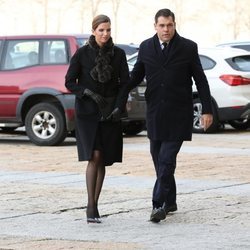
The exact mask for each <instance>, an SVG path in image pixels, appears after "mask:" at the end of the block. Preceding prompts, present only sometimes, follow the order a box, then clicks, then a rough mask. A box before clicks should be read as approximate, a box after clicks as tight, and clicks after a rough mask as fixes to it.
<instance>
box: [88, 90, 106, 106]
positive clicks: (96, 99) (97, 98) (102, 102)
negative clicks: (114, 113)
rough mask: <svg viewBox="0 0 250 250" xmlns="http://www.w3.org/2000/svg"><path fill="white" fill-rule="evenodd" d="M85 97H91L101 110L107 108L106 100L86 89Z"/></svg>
mask: <svg viewBox="0 0 250 250" xmlns="http://www.w3.org/2000/svg"><path fill="white" fill-rule="evenodd" d="M83 95H86V96H88V97H90V98H91V99H92V100H93V101H94V102H96V103H97V105H98V107H99V108H100V109H102V108H105V106H106V105H107V102H106V100H105V99H104V98H103V97H102V96H101V95H99V94H97V93H95V92H93V91H91V90H90V89H85V90H84V92H83Z"/></svg>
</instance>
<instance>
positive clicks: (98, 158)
mask: <svg viewBox="0 0 250 250" xmlns="http://www.w3.org/2000/svg"><path fill="white" fill-rule="evenodd" d="M105 172H106V171H105V166H104V165H103V158H102V153H101V152H100V151H97V150H95V151H93V155H92V158H91V160H89V162H88V165H87V169H86V184H87V192H88V207H87V216H88V217H89V218H100V215H99V212H98V199H99V196H100V193H101V190H102V184H103V180H104V177H105Z"/></svg>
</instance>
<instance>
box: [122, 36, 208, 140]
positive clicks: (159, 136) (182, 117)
mask: <svg viewBox="0 0 250 250" xmlns="http://www.w3.org/2000/svg"><path fill="white" fill-rule="evenodd" d="M145 76H146V81H147V87H146V92H145V99H146V102H147V122H146V125H147V132H148V137H149V139H152V140H161V141H162V140H165V141H183V140H191V138H192V127H193V97H192V84H193V81H192V79H193V80H194V82H195V84H196V86H197V90H198V93H199V97H200V99H201V102H202V109H203V113H212V106H211V96H210V90H209V86H208V81H207V78H206V76H205V74H204V72H203V69H202V66H201V63H200V59H199V55H198V49H197V44H196V43H195V42H193V41H191V40H188V39H185V38H183V37H181V36H179V35H178V33H175V35H174V37H173V39H171V41H170V43H169V45H168V53H167V55H164V54H163V51H162V49H161V45H160V41H159V39H158V36H157V35H155V36H153V37H152V38H149V39H147V40H145V41H143V42H142V43H141V45H140V48H139V53H138V59H137V62H136V63H135V65H134V69H133V71H132V73H131V81H130V83H129V85H128V86H127V92H128V91H129V89H132V88H134V87H135V86H136V85H138V84H139V83H140V82H141V81H142V80H143V78H144V77H145ZM127 92H126V93H127Z"/></svg>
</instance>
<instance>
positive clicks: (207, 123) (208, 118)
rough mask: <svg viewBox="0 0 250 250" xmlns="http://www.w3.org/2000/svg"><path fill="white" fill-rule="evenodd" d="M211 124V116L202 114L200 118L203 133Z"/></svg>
mask: <svg viewBox="0 0 250 250" xmlns="http://www.w3.org/2000/svg"><path fill="white" fill-rule="evenodd" d="M212 123H213V115H211V114H203V115H202V117H201V125H202V126H203V129H204V131H206V130H207V129H208V128H209V127H210V126H211V125H212Z"/></svg>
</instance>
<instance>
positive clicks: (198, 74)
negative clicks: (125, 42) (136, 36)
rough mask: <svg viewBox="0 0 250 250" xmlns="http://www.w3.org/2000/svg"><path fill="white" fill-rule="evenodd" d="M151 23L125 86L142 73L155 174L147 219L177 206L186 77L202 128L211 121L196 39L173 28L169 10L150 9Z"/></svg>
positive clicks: (187, 121) (189, 104)
mask: <svg viewBox="0 0 250 250" xmlns="http://www.w3.org/2000/svg"><path fill="white" fill-rule="evenodd" d="M154 26H155V30H156V34H155V35H154V36H153V37H152V38H149V39H147V40H145V41H143V42H142V43H141V45H140V48H139V53H138V59H137V62H136V64H135V66H134V69H133V70H132V72H131V81H130V83H129V84H128V85H127V88H126V91H125V92H126V94H127V93H128V91H129V90H131V89H132V88H134V87H135V86H136V85H138V84H139V83H140V82H141V81H142V80H143V78H144V77H145V76H146V80H147V89H146V92H145V99H146V102H147V119H146V125H147V132H148V137H149V139H150V153H151V155H152V159H153V162H154V167H155V171H156V176H157V179H156V182H155V185H154V190H153V199H152V203H153V210H152V213H151V216H150V220H151V221H152V222H160V220H164V219H165V218H166V214H167V213H169V212H174V211H176V210H177V204H176V184H175V178H174V172H175V168H176V157H177V154H178V152H179V150H180V148H181V145H182V143H183V141H186V140H191V138H192V127H193V98H192V84H193V81H192V78H193V79H194V81H195V84H196V86H197V90H198V93H199V97H200V99H201V102H202V110H203V115H202V123H203V126H204V130H206V129H207V128H208V127H209V126H210V125H211V124H212V121H213V116H212V105H211V96H210V90H209V86H208V82H207V79H206V76H205V74H204V72H203V69H202V66H201V63H200V59H199V55H198V49H197V44H196V43H195V42H193V41H191V40H188V39H185V38H183V37H181V36H180V35H179V34H178V33H177V32H176V23H175V15H174V13H173V12H171V11H170V10H169V9H161V10H159V11H158V12H157V13H156V15H155V24H154Z"/></svg>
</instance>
